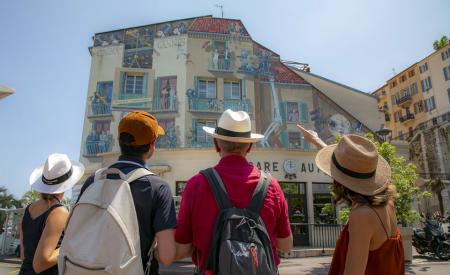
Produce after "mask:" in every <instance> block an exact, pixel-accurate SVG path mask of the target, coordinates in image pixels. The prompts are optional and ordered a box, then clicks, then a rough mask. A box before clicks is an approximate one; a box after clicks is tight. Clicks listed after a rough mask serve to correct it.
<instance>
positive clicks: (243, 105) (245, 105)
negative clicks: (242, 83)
mask: <svg viewBox="0 0 450 275" xmlns="http://www.w3.org/2000/svg"><path fill="white" fill-rule="evenodd" d="M227 109H231V110H233V111H245V112H247V113H249V114H250V113H253V110H252V105H251V102H250V100H248V99H242V100H240V99H224V100H223V107H222V110H227Z"/></svg>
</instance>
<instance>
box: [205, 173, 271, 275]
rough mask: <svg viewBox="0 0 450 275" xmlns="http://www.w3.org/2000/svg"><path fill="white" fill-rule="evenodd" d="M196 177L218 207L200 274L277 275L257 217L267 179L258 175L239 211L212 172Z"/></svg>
mask: <svg viewBox="0 0 450 275" xmlns="http://www.w3.org/2000/svg"><path fill="white" fill-rule="evenodd" d="M200 173H201V174H203V175H204V176H205V177H206V179H207V180H208V183H209V186H210V188H211V190H212V192H213V194H214V197H215V199H216V202H217V205H218V207H219V213H218V216H217V219H216V223H215V226H214V231H213V232H214V235H213V239H212V244H211V249H210V251H209V255H208V258H207V260H206V264H205V267H204V270H211V271H212V272H213V274H214V275H229V274H231V275H241V274H242V275H244V274H245V275H247V274H258V275H266V274H267V275H269V274H270V275H273V274H278V272H277V267H276V265H275V260H274V257H273V251H272V243H271V241H270V238H269V235H268V234H267V230H266V226H265V225H264V222H263V220H262V219H261V217H260V215H259V210H260V209H261V207H262V205H263V202H264V198H265V197H266V193H267V189H268V188H269V184H270V176H269V175H268V174H266V173H264V172H263V171H261V178H260V180H259V182H258V185H257V186H256V188H255V191H254V193H253V197H252V200H251V201H250V203H249V205H248V207H247V208H244V209H239V208H234V207H233V206H232V204H231V202H230V200H229V199H228V195H227V192H226V189H225V186H224V185H223V182H222V180H221V178H220V176H219V174H218V173H217V171H216V170H214V168H208V169H206V170H203V171H201V172H200ZM200 273H201V274H203V272H200Z"/></svg>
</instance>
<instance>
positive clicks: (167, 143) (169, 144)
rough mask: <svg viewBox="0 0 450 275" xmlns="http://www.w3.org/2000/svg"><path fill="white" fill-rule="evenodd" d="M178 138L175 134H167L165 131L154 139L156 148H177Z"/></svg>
mask: <svg viewBox="0 0 450 275" xmlns="http://www.w3.org/2000/svg"><path fill="white" fill-rule="evenodd" d="M177 147H178V139H177V137H176V136H172V135H169V134H168V133H167V132H166V135H165V136H161V137H158V140H157V141H156V148H159V149H160V148H177Z"/></svg>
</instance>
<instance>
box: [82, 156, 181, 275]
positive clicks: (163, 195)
mask: <svg viewBox="0 0 450 275" xmlns="http://www.w3.org/2000/svg"><path fill="white" fill-rule="evenodd" d="M119 161H126V162H127V163H121V162H118V163H115V164H113V165H112V166H111V168H117V169H119V170H120V171H122V173H124V174H128V173H129V172H131V171H133V170H135V169H137V168H146V166H145V162H144V161H142V160H140V159H137V158H133V157H130V156H120V157H119ZM113 176H114V175H111V177H113ZM117 177H118V175H117ZM114 178H115V177H114ZM93 181H94V175H92V176H90V177H89V178H88V179H87V180H86V182H85V183H84V185H83V187H82V188H81V191H80V195H79V196H78V199H77V201H78V200H79V199H80V197H81V195H82V194H83V192H84V190H86V188H87V187H89V185H91V184H92V183H93ZM130 189H131V194H132V196H133V200H134V206H135V208H136V214H137V220H138V223H139V236H140V240H141V256H142V263H143V265H144V270H145V266H146V264H147V261H148V255H147V254H148V251H149V249H150V247H151V245H152V243H153V239H154V237H155V234H156V233H157V232H159V231H162V230H166V229H175V228H176V226H177V221H176V213H175V204H174V202H173V196H172V192H171V191H170V187H169V185H168V184H167V182H165V181H164V180H163V179H161V178H160V177H158V176H155V175H148V176H145V177H142V178H139V179H137V180H135V181H133V182H131V183H130ZM151 271H152V272H151V273H150V274H158V263H157V261H156V260H154V261H153V262H152V270H151Z"/></svg>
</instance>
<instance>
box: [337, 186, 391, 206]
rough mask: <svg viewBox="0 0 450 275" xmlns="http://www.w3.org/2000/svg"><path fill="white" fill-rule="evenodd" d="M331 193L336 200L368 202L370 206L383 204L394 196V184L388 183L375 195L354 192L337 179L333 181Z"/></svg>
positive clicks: (348, 202)
mask: <svg viewBox="0 0 450 275" xmlns="http://www.w3.org/2000/svg"><path fill="white" fill-rule="evenodd" d="M332 188H333V194H334V199H335V201H336V202H338V203H339V202H343V203H346V204H348V205H351V204H352V203H353V202H356V203H359V204H368V205H371V206H384V205H386V204H387V203H388V202H389V201H391V200H393V198H394V196H395V192H396V191H395V186H394V185H392V184H388V186H387V187H386V189H384V190H383V191H381V192H380V193H378V194H375V195H371V196H368V195H362V194H359V193H357V192H354V191H352V190H350V189H348V188H347V187H345V186H344V185H342V184H340V183H339V182H337V181H334V182H333V186H332Z"/></svg>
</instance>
